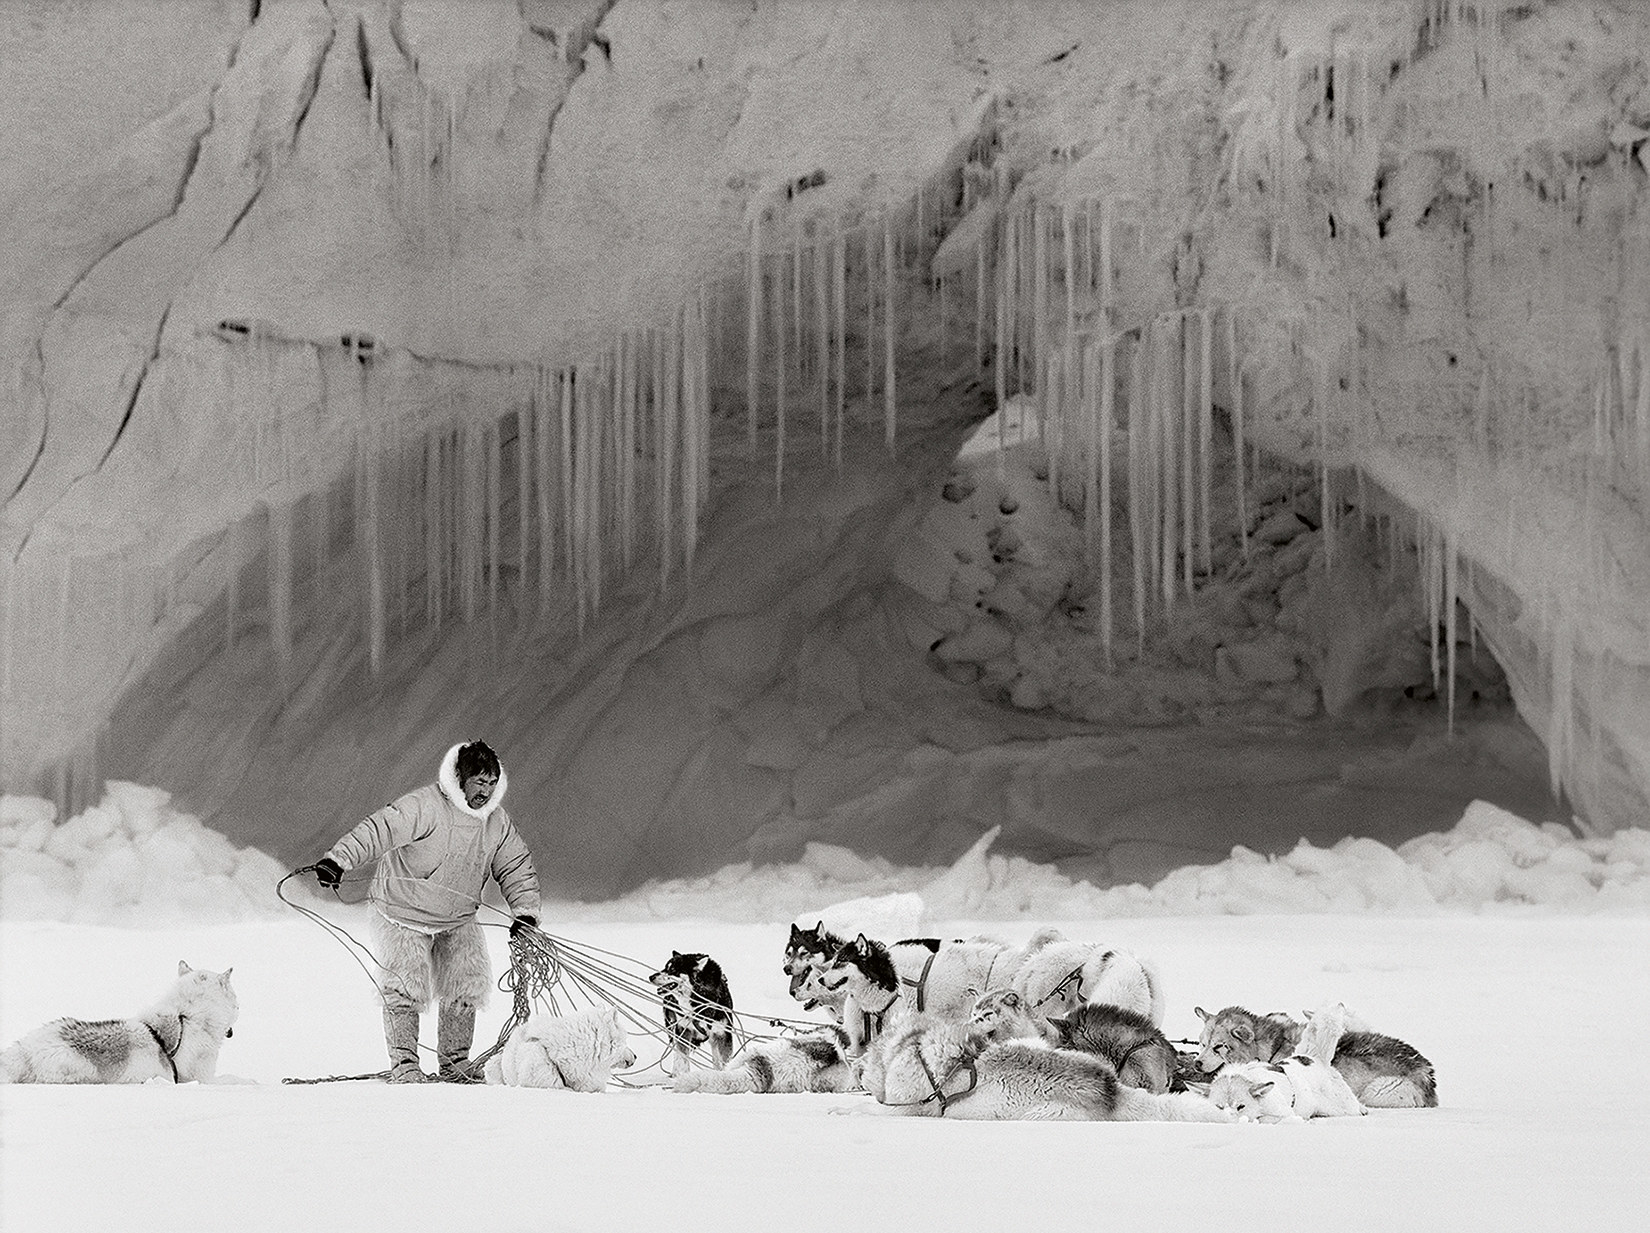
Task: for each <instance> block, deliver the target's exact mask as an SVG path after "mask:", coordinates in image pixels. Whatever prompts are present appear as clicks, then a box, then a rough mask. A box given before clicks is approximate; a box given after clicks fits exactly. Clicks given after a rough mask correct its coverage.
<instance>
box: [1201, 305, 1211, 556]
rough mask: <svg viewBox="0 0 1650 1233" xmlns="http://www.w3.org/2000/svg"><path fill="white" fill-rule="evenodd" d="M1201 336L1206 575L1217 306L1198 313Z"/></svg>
mask: <svg viewBox="0 0 1650 1233" xmlns="http://www.w3.org/2000/svg"><path fill="white" fill-rule="evenodd" d="M1198 320H1199V323H1200V324H1201V326H1202V327H1203V329H1202V336H1201V337H1200V339H1199V340H1198V359H1199V361H1200V373H1199V383H1198V393H1197V427H1198V462H1199V464H1200V466H1199V474H1200V483H1199V486H1198V507H1199V508H1198V537H1199V538H1198V550H1199V553H1200V554H1201V555H1200V557H1199V561H1200V563H1201V564H1202V567H1203V573H1204V576H1205V577H1207V576H1208V575H1209V574H1211V573H1213V572H1214V564H1213V552H1214V549H1213V544H1212V543H1211V540H1212V539H1213V535H1212V532H1211V528H1210V526H1209V520H1210V508H1211V506H1212V504H1213V493H1212V489H1213V487H1214V457H1215V451H1214V436H1215V418H1214V379H1215V375H1214V374H1215V370H1214V325H1215V323H1214V310H1213V309H1210V308H1205V309H1203V310H1202V311H1201V312H1200V313H1199V314H1198Z"/></svg>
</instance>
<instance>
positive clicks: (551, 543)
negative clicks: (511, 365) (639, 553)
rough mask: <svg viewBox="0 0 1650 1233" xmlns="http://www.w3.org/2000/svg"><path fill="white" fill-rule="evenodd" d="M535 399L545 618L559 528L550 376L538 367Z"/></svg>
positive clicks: (542, 609) (541, 603)
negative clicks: (553, 471) (552, 465)
mask: <svg viewBox="0 0 1650 1233" xmlns="http://www.w3.org/2000/svg"><path fill="white" fill-rule="evenodd" d="M534 373H535V381H536V397H535V398H534V400H533V406H534V411H535V415H536V418H537V421H538V422H537V424H536V425H535V429H534V433H533V443H534V445H535V446H536V447H537V450H538V466H537V468H536V469H535V471H534V478H535V480H536V481H537V497H538V507H539V612H540V613H541V614H542V613H543V612H545V611H546V610H547V609H548V608H549V605H550V583H551V578H552V576H553V571H554V569H555V551H556V539H555V535H556V526H555V523H554V521H553V519H554V516H555V508H556V507H555V503H554V502H555V497H554V485H553V483H552V477H551V473H550V457H551V446H552V444H553V441H552V439H551V431H550V427H551V414H552V411H553V408H552V407H551V405H550V381H549V373H548V372H547V371H546V370H545V368H544V366H543V365H542V364H541V365H538V366H536V368H535V370H534Z"/></svg>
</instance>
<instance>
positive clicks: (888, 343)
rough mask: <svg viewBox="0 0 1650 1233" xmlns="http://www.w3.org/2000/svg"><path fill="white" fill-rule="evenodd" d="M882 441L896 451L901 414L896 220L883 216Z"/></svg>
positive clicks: (891, 450) (888, 215) (890, 451)
mask: <svg viewBox="0 0 1650 1233" xmlns="http://www.w3.org/2000/svg"><path fill="white" fill-rule="evenodd" d="M882 268H883V279H884V282H883V297H882V342H883V377H882V438H883V444H884V445H885V446H887V448H888V452H889V453H890V454H892V453H893V452H894V436H895V431H896V428H897V416H898V411H897V409H896V407H895V403H894V220H893V216H892V215H890V214H884V215H883V216H882Z"/></svg>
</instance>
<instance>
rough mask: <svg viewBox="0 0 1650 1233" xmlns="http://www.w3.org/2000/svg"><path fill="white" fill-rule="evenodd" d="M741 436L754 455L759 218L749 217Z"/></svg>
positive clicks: (759, 295) (758, 378) (758, 355)
mask: <svg viewBox="0 0 1650 1233" xmlns="http://www.w3.org/2000/svg"><path fill="white" fill-rule="evenodd" d="M745 263H746V277H745V440H746V444H747V446H748V447H749V449H750V455H751V457H752V458H755V457H756V415H757V407H758V394H759V393H760V391H761V385H760V382H761V379H762V378H761V371H760V369H759V368H758V365H759V364H760V363H761V362H762V219H761V216H760V215H759V216H758V217H756V218H755V219H753V220H751V234H750V252H749V253H748V254H747V255H746V257H745Z"/></svg>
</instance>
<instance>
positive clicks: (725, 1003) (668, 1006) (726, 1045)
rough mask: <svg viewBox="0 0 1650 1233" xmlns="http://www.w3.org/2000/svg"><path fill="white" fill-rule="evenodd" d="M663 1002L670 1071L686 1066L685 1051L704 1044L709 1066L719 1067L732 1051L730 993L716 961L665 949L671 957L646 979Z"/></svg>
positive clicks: (683, 1068) (724, 1063) (731, 1003)
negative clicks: (668, 1042) (668, 1038)
mask: <svg viewBox="0 0 1650 1233" xmlns="http://www.w3.org/2000/svg"><path fill="white" fill-rule="evenodd" d="M648 979H649V980H650V981H652V982H653V987H654V988H655V989H657V990H658V991H659V1000H660V1002H661V1003H662V1004H663V1006H664V1012H665V1031H666V1033H667V1034H668V1035H669V1037H670V1045H671V1065H670V1066H668V1067H667V1068H666V1069H667V1070H668V1071H669V1072H671V1073H674V1072H676V1071H679V1070H685V1069H686V1068H687V1067H688V1065H689V1064H690V1063H689V1060H688V1055H689V1054H690V1053H691V1052H692V1051H693V1050H694V1049H697V1048H698V1047H699V1046H700V1045H706V1046H707V1047H708V1049H709V1052H710V1060H711V1064H712V1065H713V1066H715V1067H716V1069H718V1070H720V1069H722V1067H724V1066H726V1065H727V1064H728V1058H729V1057H731V1056H732V1055H733V993H732V992H731V991H730V990H729V989H728V982H727V978H726V977H725V976H723V975H722V969H721V967H720V965H718V964H717V962H716V960H714V959H712V958H711V957H710V956H709V955H700V954H690V955H684V954H683V953H682V952H681V951H677V950H673V951H671V952H670V960H669V962H667V963H666V964H665V966H664V967H663V968H661V969H660V970H659V971H657V972H655V973H653V975H652V976H650V977H648Z"/></svg>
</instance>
